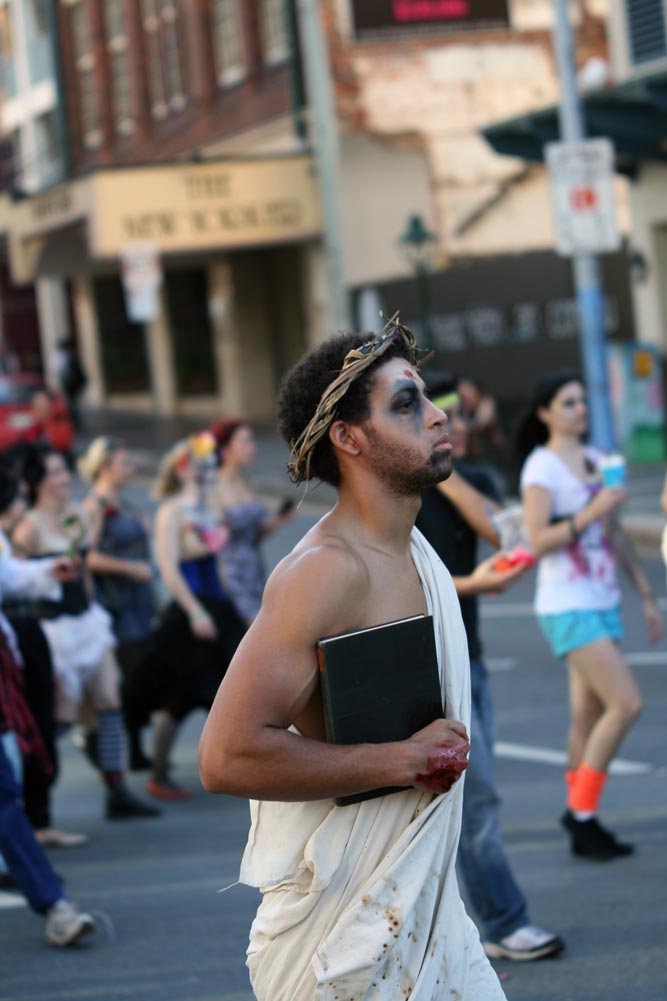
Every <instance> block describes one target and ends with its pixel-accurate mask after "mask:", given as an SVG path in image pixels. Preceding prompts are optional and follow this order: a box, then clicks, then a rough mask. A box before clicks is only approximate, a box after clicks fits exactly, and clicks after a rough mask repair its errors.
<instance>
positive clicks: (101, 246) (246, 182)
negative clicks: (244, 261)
mask: <svg viewBox="0 0 667 1001" xmlns="http://www.w3.org/2000/svg"><path fill="white" fill-rule="evenodd" d="M93 185H94V196H93V201H94V212H93V215H92V220H91V223H92V225H91V227H90V244H91V252H92V254H93V256H95V257H113V256H117V255H118V254H119V253H121V249H122V248H123V247H124V246H125V245H126V244H127V243H132V242H135V241H150V242H151V243H153V244H155V245H156V247H157V248H158V250H159V252H160V253H161V254H165V253H177V252H190V251H197V250H210V249H214V248H229V249H233V248H237V247H244V246H262V245H264V244H273V243H286V242H290V241H294V240H300V239H306V238H309V237H313V236H316V235H318V234H319V232H320V211H319V199H318V191H317V183H316V178H315V176H314V174H313V169H312V161H311V160H310V159H309V158H307V157H298V158H285V159H275V160H271V161H245V162H229V163H215V164H193V165H187V166H183V167H168V168H151V169H130V170H120V171H114V172H105V173H104V174H100V175H97V176H96V177H94V178H93Z"/></svg>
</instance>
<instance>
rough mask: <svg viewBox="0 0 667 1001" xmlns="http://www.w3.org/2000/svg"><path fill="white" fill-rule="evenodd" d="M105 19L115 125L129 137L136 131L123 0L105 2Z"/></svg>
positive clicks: (120, 132)
mask: <svg viewBox="0 0 667 1001" xmlns="http://www.w3.org/2000/svg"><path fill="white" fill-rule="evenodd" d="M104 18H105V24H106V36H107V52H108V54H109V72H110V75H111V100H112V103H113V114H114V125H115V128H116V132H118V133H119V134H120V135H129V133H130V132H132V131H133V130H134V110H133V100H132V86H131V77H130V63H129V56H128V41H127V36H126V34H125V27H124V23H123V0H106V3H105V4H104Z"/></svg>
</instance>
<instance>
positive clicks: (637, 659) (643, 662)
mask: <svg viewBox="0 0 667 1001" xmlns="http://www.w3.org/2000/svg"><path fill="white" fill-rule="evenodd" d="M624 654H625V659H626V660H627V662H628V664H629V665H630V667H667V650H636V651H634V652H630V653H628V652H627V651H624ZM484 663H485V664H486V666H487V668H488V669H489V671H513V670H514V668H515V667H517V665H518V663H519V661H518V659H517V658H516V657H489V658H488V660H486V659H485V661H484Z"/></svg>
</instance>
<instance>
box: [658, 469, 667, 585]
mask: <svg viewBox="0 0 667 1001" xmlns="http://www.w3.org/2000/svg"><path fill="white" fill-rule="evenodd" d="M660 507H661V508H662V513H663V514H664V515H665V517H667V476H665V482H664V483H663V485H662V493H661V495H660ZM660 552H661V553H662V561H663V563H664V564H665V567H666V568H667V525H665V527H664V529H663V530H662V540H661V546H660Z"/></svg>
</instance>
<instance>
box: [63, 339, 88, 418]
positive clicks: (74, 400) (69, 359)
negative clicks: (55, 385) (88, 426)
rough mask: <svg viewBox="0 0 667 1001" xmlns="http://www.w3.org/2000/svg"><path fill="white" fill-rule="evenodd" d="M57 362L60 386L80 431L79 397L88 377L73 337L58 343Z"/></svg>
mask: <svg viewBox="0 0 667 1001" xmlns="http://www.w3.org/2000/svg"><path fill="white" fill-rule="evenodd" d="M56 363H57V368H58V380H59V382H60V388H61V389H62V392H63V394H64V396H65V399H66V400H67V407H68V409H69V412H70V416H71V418H72V423H73V424H74V427H75V428H76V430H77V431H80V430H81V410H80V407H79V399H80V397H81V394H82V393H83V391H84V389H85V388H86V383H87V382H88V379H87V378H86V373H85V372H84V370H83V365H82V364H81V359H80V358H79V355H78V352H77V350H76V344H75V343H74V340H73V339H72V338H71V337H66V338H64V339H63V340H61V341H60V343H59V344H58V351H57V357H56Z"/></svg>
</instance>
